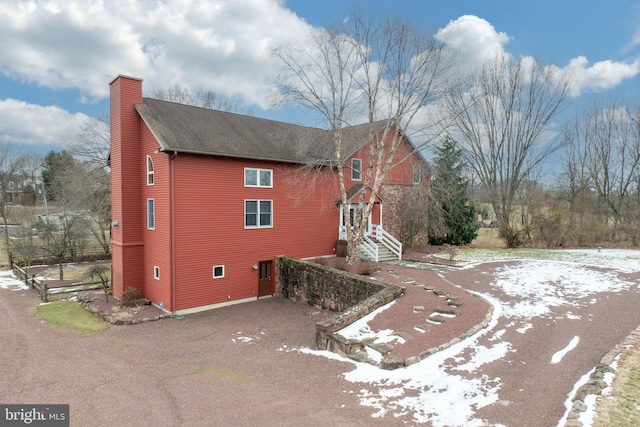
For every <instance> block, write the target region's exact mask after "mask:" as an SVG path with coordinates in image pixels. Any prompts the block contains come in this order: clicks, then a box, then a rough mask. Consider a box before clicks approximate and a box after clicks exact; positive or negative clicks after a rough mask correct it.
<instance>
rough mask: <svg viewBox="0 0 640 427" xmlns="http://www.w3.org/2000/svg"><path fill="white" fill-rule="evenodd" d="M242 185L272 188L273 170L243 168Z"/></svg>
mask: <svg viewBox="0 0 640 427" xmlns="http://www.w3.org/2000/svg"><path fill="white" fill-rule="evenodd" d="M244 186H245V187H266V188H273V170H271V169H257V168H244Z"/></svg>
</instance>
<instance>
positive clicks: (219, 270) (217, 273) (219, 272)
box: [213, 265, 224, 279]
mask: <svg viewBox="0 0 640 427" xmlns="http://www.w3.org/2000/svg"><path fill="white" fill-rule="evenodd" d="M223 277H224V265H214V266H213V278H214V279H222V278H223Z"/></svg>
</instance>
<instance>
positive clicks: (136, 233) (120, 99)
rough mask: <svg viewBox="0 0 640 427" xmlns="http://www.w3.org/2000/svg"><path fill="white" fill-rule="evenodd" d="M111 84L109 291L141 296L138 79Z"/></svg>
mask: <svg viewBox="0 0 640 427" xmlns="http://www.w3.org/2000/svg"><path fill="white" fill-rule="evenodd" d="M109 85H110V87H111V221H112V223H111V246H112V265H113V277H112V283H113V294H114V295H115V296H116V297H120V296H121V295H122V292H123V291H124V290H125V289H127V288H129V287H131V288H136V289H138V290H139V291H140V293H141V294H142V295H144V267H143V265H144V263H143V261H144V260H143V256H144V255H143V226H144V214H143V205H144V203H143V200H142V180H143V170H142V164H143V160H142V158H141V149H142V148H141V146H142V141H141V131H140V128H141V118H140V116H139V115H138V113H137V112H136V110H135V104H137V103H142V79H137V78H133V77H127V76H122V75H119V76H118V77H116V78H115V79H114V80H113V81H112V82H111V83H110V84H109Z"/></svg>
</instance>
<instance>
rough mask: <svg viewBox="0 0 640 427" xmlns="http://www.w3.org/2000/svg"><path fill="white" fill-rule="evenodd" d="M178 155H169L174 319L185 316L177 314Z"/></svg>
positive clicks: (172, 308)
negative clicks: (176, 183) (176, 189)
mask: <svg viewBox="0 0 640 427" xmlns="http://www.w3.org/2000/svg"><path fill="white" fill-rule="evenodd" d="M177 155H178V152H177V151H174V152H173V154H171V156H170V157H169V204H170V205H171V208H170V209H169V215H170V218H169V224H170V225H169V226H170V227H171V230H170V232H169V233H170V235H171V238H170V239H171V241H170V245H171V315H172V317H173V318H174V319H178V320H182V319H184V316H180V315H177V314H176V219H175V218H176V214H175V178H174V176H175V175H174V165H173V161H174V160H175V158H176V156H177Z"/></svg>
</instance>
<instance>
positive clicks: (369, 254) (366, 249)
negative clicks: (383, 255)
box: [360, 236, 379, 262]
mask: <svg viewBox="0 0 640 427" xmlns="http://www.w3.org/2000/svg"><path fill="white" fill-rule="evenodd" d="M362 255H364V257H363V258H367V259H371V260H373V261H375V262H378V258H379V257H378V245H376V244H375V243H373V242H372V241H371V239H369V238H368V237H367V236H364V237H363V238H362V243H360V256H362Z"/></svg>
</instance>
